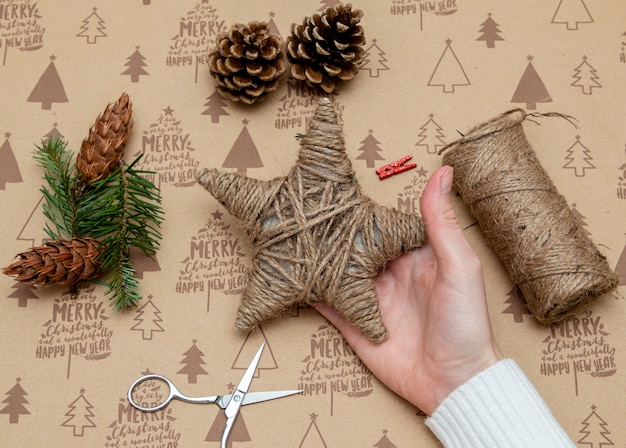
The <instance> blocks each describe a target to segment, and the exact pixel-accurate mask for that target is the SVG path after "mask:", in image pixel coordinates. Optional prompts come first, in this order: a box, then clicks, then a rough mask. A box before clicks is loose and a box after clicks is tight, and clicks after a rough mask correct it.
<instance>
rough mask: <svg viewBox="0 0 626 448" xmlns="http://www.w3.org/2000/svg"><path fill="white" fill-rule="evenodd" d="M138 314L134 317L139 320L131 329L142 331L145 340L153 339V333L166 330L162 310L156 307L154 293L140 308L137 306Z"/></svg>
mask: <svg viewBox="0 0 626 448" xmlns="http://www.w3.org/2000/svg"><path fill="white" fill-rule="evenodd" d="M136 314H137V315H136V316H135V317H134V318H133V320H134V321H137V323H136V324H135V325H133V326H132V327H131V328H130V329H131V330H134V331H140V332H141V338H142V339H143V340H144V341H150V340H152V334H153V333H161V332H163V331H165V330H164V329H163V327H162V326H161V324H160V322H163V319H162V318H161V310H160V309H158V308H157V307H156V305H155V304H154V300H153V297H152V294H149V295H148V297H147V301H146V302H145V303H144V304H143V305H142V306H141V307H139V308H137V313H136Z"/></svg>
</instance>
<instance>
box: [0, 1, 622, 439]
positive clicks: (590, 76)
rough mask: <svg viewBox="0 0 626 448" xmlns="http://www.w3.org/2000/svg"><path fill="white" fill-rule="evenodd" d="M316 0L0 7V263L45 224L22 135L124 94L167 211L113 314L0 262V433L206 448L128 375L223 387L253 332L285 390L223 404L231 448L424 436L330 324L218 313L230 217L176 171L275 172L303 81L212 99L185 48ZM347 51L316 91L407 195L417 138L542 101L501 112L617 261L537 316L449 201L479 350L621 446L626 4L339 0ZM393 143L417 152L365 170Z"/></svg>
mask: <svg viewBox="0 0 626 448" xmlns="http://www.w3.org/2000/svg"><path fill="white" fill-rule="evenodd" d="M332 3H334V2H332V1H326V2H324V1H321V2H320V1H317V0H310V1H303V0H298V1H289V2H287V1H279V0H272V1H263V2H259V1H257V2H250V1H243V0H228V1H226V0H183V1H165V0H143V1H142V0H126V1H120V0H117V1H115V0H114V1H107V2H105V1H101V0H92V1H91V2H89V1H87V2H86V1H76V0H74V1H73V0H63V1H54V2H53V1H50V0H40V1H33V0H30V1H29V0H2V1H0V85H1V87H0V92H1V100H0V132H2V134H1V135H0V209H1V210H2V218H1V221H0V223H1V224H0V226H1V227H0V229H1V235H2V238H1V240H0V254H1V255H2V265H3V266H5V265H8V264H9V263H10V262H11V261H12V259H13V257H14V256H15V255H16V254H17V253H19V252H22V251H24V250H26V249H27V248H29V247H31V246H32V245H39V244H41V242H42V240H44V238H45V233H44V232H43V228H44V226H45V219H44V217H43V214H42V210H41V206H42V195H41V193H40V191H39V188H40V186H41V183H42V172H41V169H40V168H38V167H37V166H36V163H35V162H34V160H33V157H32V151H33V149H34V145H35V144H38V143H39V142H41V140H42V139H45V138H47V137H49V136H50V135H54V134H59V135H62V136H63V137H64V138H65V139H66V140H67V141H68V142H69V148H70V149H72V150H73V151H75V152H76V151H78V149H79V147H80V142H81V141H82V139H83V138H85V137H86V136H87V133H88V130H89V126H90V125H91V124H92V123H93V121H94V119H95V118H96V116H97V115H98V114H99V113H100V112H101V111H102V110H103V109H104V107H105V106H106V105H107V103H109V102H113V101H115V100H116V99H117V98H118V97H119V95H120V94H121V93H122V92H124V91H125V92H128V93H129V95H130V97H131V100H132V101H133V105H134V117H135V126H134V129H133V135H132V137H131V138H130V140H129V143H128V145H127V150H126V151H127V155H126V158H127V159H128V160H131V159H133V158H134V157H135V156H137V155H138V154H140V153H143V154H144V157H143V158H142V161H141V166H142V168H145V169H148V170H152V171H154V172H155V175H154V176H153V177H152V179H153V180H154V182H155V183H156V184H157V185H158V186H159V187H160V188H161V195H162V198H163V207H164V210H165V213H166V217H165V223H164V225H163V228H162V231H163V237H164V239H163V244H162V248H161V250H160V251H159V252H158V254H157V262H156V263H151V262H146V260H144V259H142V258H140V257H139V258H138V259H137V262H136V263H137V264H136V266H137V269H138V272H139V275H140V277H141V280H140V281H141V290H142V294H143V296H144V298H143V300H142V301H141V302H140V304H139V307H138V308H136V309H132V310H130V311H128V312H122V313H118V312H114V311H113V310H112V309H111V308H110V306H109V304H108V301H107V299H106V298H105V296H104V289H103V288H102V287H101V286H97V285H95V284H88V285H86V286H85V287H84V288H83V289H81V290H80V293H79V296H78V298H77V299H71V297H70V295H69V294H68V291H66V290H64V289H63V288H50V289H33V288H30V287H28V286H26V285H22V284H19V283H16V282H15V281H14V280H13V279H12V278H9V277H7V276H1V277H0V361H1V362H0V445H1V446H25V447H35V446H64V447H68V448H69V447H84V446H90V447H125V446H128V447H131V446H137V447H150V448H157V447H199V446H206V447H217V446H219V436H220V434H221V426H220V425H221V422H222V420H221V418H222V415H221V412H220V411H219V409H218V408H217V407H216V406H212V405H191V404H184V403H174V404H172V405H171V406H170V407H168V408H167V409H166V410H164V411H162V412H159V413H156V414H149V415H147V414H141V413H139V412H137V411H135V410H133V409H132V408H131V407H130V406H129V404H128V402H127V400H126V391H127V388H128V386H129V385H130V383H131V382H132V381H133V380H134V379H135V378H137V377H138V376H140V375H141V374H142V373H143V372H147V371H149V372H155V373H161V374H164V375H166V376H168V377H170V378H171V379H172V380H173V381H174V382H175V383H176V384H177V385H178V386H179V387H180V388H181V389H182V390H183V391H185V392H187V393H189V394H191V395H211V394H220V393H226V392H228V391H229V388H231V389H232V387H233V385H234V384H236V383H237V382H238V381H239V378H240V377H241V375H242V373H243V369H245V367H246V366H247V365H248V362H249V361H250V359H251V358H252V355H253V354H254V352H255V351H256V349H257V348H258V347H259V345H260V343H261V342H262V341H265V342H267V344H268V345H267V347H266V349H265V352H264V355H263V357H262V358H261V362H260V365H259V368H258V371H257V377H256V378H255V380H254V381H253V383H252V387H251V390H273V389H294V388H303V389H304V390H305V392H304V393H303V394H302V396H295V397H290V398H285V399H281V400H277V401H273V402H268V403H261V404H256V405H251V406H246V407H244V408H243V409H242V412H241V418H240V419H239V420H238V424H237V426H236V428H235V430H234V432H233V434H232V436H231V440H230V446H233V447H239V446H241V447H244V446H254V447H270V446H271V447H275V446H280V447H346V446H349V447H379V448H382V447H416V446H419V447H436V446H439V443H438V442H437V440H436V439H435V438H434V437H433V436H432V435H431V434H430V432H429V431H428V429H427V428H426V427H425V426H424V424H423V420H424V418H425V417H424V416H423V415H420V414H419V413H418V410H417V409H415V408H414V407H412V406H411V405H409V404H407V403H406V402H404V401H402V400H401V399H399V398H397V397H396V396H395V395H394V394H393V393H391V392H390V391H388V390H387V389H386V388H385V387H384V386H383V385H382V384H381V383H379V382H378V381H377V380H376V379H375V378H374V377H373V376H372V375H371V374H370V372H369V371H368V370H367V369H366V368H364V366H363V365H362V364H361V363H360V361H359V360H358V358H356V357H355V356H354V354H353V353H352V351H351V350H350V348H349V347H348V346H347V345H346V344H345V342H344V341H343V339H342V337H341V336H340V335H339V333H338V332H337V331H336V330H335V329H334V328H333V327H332V326H330V325H329V324H328V323H327V322H326V321H325V320H324V319H323V318H322V317H321V316H319V315H318V314H316V313H315V312H314V311H312V310H309V309H294V310H292V312H291V314H290V315H288V316H285V317H283V318H281V319H277V320H274V321H270V322H266V323H263V325H262V327H261V331H258V332H255V333H252V334H251V335H249V336H248V335H247V334H243V333H241V332H238V331H237V330H236V329H235V328H234V318H235V313H236V309H237V307H238V304H239V297H240V294H241V291H242V289H243V288H244V286H245V281H246V272H247V270H248V269H249V265H250V246H249V242H248V241H247V240H246V239H245V237H244V236H243V235H242V234H241V231H240V229H239V227H238V223H237V221H236V220H235V219H234V218H233V217H232V216H230V215H229V214H228V212H227V211H226V210H225V209H224V208H223V207H222V206H221V205H220V204H219V203H218V202H217V201H215V200H214V199H213V198H212V197H211V196H210V195H209V194H208V193H206V191H205V190H204V189H202V188H201V187H200V186H198V185H197V184H196V183H195V181H194V179H195V174H196V172H197V171H198V170H199V169H201V168H202V167H205V166H206V167H217V168H222V169H224V170H227V171H237V172H240V173H245V174H247V175H248V176H250V177H255V178H260V179H270V178H273V177H276V176H282V175H284V174H286V172H287V171H288V170H289V168H290V166H291V165H292V164H293V163H294V161H295V157H296V153H297V150H298V142H297V140H296V139H295V138H294V137H295V136H296V135H297V134H298V133H303V132H305V131H306V124H307V121H308V119H309V118H310V116H311V115H312V113H313V110H314V105H315V102H316V97H315V96H314V95H313V93H312V92H311V91H310V89H308V88H305V87H303V86H302V85H300V84H299V83H297V82H295V81H294V80H293V79H291V78H290V77H288V76H286V77H285V78H284V79H283V81H282V84H281V87H280V89H279V90H278V91H276V92H274V93H272V94H271V95H270V96H268V98H267V99H266V100H265V101H264V102H262V103H259V104H256V105H253V106H251V107H250V106H242V105H238V104H233V103H230V102H228V101H226V100H223V99H221V97H219V96H218V95H217V94H216V93H215V88H214V84H213V82H212V80H211V79H210V77H209V74H208V68H207V65H206V54H207V53H208V51H209V49H210V48H211V46H212V44H213V43H214V40H215V36H216V33H218V32H219V31H221V30H225V29H227V28H228V27H229V26H230V25H231V24H233V23H236V22H248V21H251V20H265V21H268V22H270V25H271V26H272V28H273V29H274V30H275V32H277V33H279V34H280V35H281V36H283V37H286V36H287V35H288V34H289V30H290V26H291V24H292V23H294V22H295V23H300V22H301V21H302V19H303V18H304V17H305V16H307V15H310V14H313V13H315V12H316V11H318V10H320V9H323V8H324V7H325V6H327V5H328V4H332ZM353 6H354V7H355V8H359V9H361V10H363V12H364V18H363V20H362V25H363V26H364V29H365V34H366V37H367V43H366V45H365V49H366V51H367V57H366V59H365V61H364V62H363V64H362V66H361V69H360V71H359V74H358V75H357V76H356V78H355V79H354V80H353V81H351V82H349V83H347V84H344V85H341V86H340V88H339V90H338V92H337V94H336V95H334V102H335V105H336V108H337V110H338V112H339V114H340V117H341V120H342V122H343V125H344V134H345V138H346V147H347V152H348V155H349V157H350V158H351V160H352V163H353V166H354V168H355V170H356V173H357V176H358V180H359V183H360V184H361V185H362V186H363V189H364V191H365V193H366V194H368V195H369V196H370V197H372V198H373V199H374V200H375V201H377V202H379V203H381V204H384V205H387V206H391V207H396V208H398V209H401V210H404V211H409V212H415V213H417V212H419V205H418V204H419V198H420V195H421V192H422V191H423V188H424V185H425V183H426V180H427V179H428V177H429V176H430V174H431V173H432V172H433V171H434V170H435V169H436V168H438V167H439V166H440V165H441V156H438V155H437V151H438V150H439V149H440V148H441V147H442V146H443V145H444V144H446V143H449V142H451V141H453V140H455V139H457V138H458V137H459V135H460V134H459V133H464V132H466V131H467V130H468V129H470V128H471V127H473V126H474V125H476V124H478V123H480V122H482V121H484V120H487V119H490V118H492V117H493V116H495V115H497V114H500V113H502V112H504V111H506V110H508V109H511V108H514V107H521V108H524V109H526V110H527V111H529V112H532V111H536V112H539V113H542V112H560V113H563V114H568V115H571V116H574V117H576V118H577V119H578V128H574V127H573V126H571V125H570V124H569V123H567V122H566V121H565V120H562V119H558V118H542V119H538V120H537V121H538V124H534V123H530V122H526V123H525V124H524V127H525V130H526V133H527V135H528V139H529V141H530V142H531V144H532V145H533V147H534V148H535V151H536V152H537V154H538V156H539V158H540V160H541V163H542V164H543V166H544V167H545V168H546V170H547V171H548V173H549V174H550V176H551V178H552V179H553V181H554V183H555V184H556V185H557V187H558V189H559V191H560V192H561V193H562V194H563V195H564V196H565V197H566V198H567V200H568V202H569V203H570V204H571V206H572V208H573V209H574V210H575V212H576V214H577V216H578V217H579V219H580V220H581V223H582V224H583V226H584V228H585V229H586V230H587V231H588V232H589V234H590V236H591V238H592V239H593V241H594V242H595V243H596V244H597V245H598V247H599V248H600V250H601V251H602V252H603V253H604V254H605V255H606V256H607V258H608V261H609V264H610V266H611V268H614V269H615V270H616V271H617V272H618V273H619V275H620V276H621V285H620V287H619V288H618V291H617V292H616V294H615V295H613V296H610V297H604V298H602V299H600V300H598V301H597V302H596V303H595V304H594V305H593V306H592V307H591V309H589V310H588V311H586V312H584V313H582V314H581V315H579V316H577V317H575V318H572V319H570V320H568V321H566V322H564V323H562V324H560V325H557V326H555V327H552V328H543V327H540V326H539V325H537V324H536V322H535V321H534V320H533V318H532V317H530V316H529V315H528V314H527V313H526V312H525V311H524V309H523V308H522V307H521V306H520V305H519V302H518V300H517V298H516V294H515V290H514V287H513V285H512V284H511V282H510V280H509V279H508V277H507V275H506V273H505V271H504V269H503V267H502V265H501V264H500V263H499V261H498V260H497V258H496V257H495V255H494V254H493V252H491V250H490V248H489V246H488V244H487V242H486V241H485V239H484V237H483V236H482V234H481V233H480V230H479V229H478V226H476V225H473V224H474V220H473V218H472V217H471V216H470V215H469V213H468V212H467V209H466V208H465V206H464V205H463V204H462V203H461V201H460V200H459V199H458V198H456V199H455V207H456V209H457V211H458V214H459V217H460V220H461V224H462V226H463V227H464V228H466V230H465V232H466V234H467V237H468V238H469V240H470V241H471V243H472V245H473V247H474V248H475V250H476V251H477V252H478V253H479V255H480V257H481V259H482V261H483V264H484V267H485V274H486V281H487V292H488V300H489V309H490V313H491V317H492V320H493V324H494V329H495V332H496V335H497V338H498V340H499V342H500V345H501V347H502V349H503V351H504V352H505V354H506V355H507V356H510V357H513V358H515V359H516V360H517V361H518V363H519V364H520V365H521V366H522V368H523V369H524V370H525V371H526V373H527V374H528V376H529V377H530V378H531V379H532V380H533V382H534V383H535V384H536V386H537V388H538V389H539V391H540V392H541V394H542V395H543V396H544V397H545V399H546V401H547V402H548V404H549V406H550V408H551V409H552V411H553V412H554V414H555V415H556V417H557V418H558V420H559V421H560V422H561V423H562V424H563V426H564V427H565V429H566V431H567V432H568V434H569V435H570V436H571V437H572V439H573V440H574V441H575V442H576V443H577V446H579V447H581V448H583V447H588V448H601V447H606V446H616V447H624V446H626V427H625V426H624V416H625V415H626V401H625V400H624V390H625V386H626V333H625V328H626V318H625V317H624V315H625V311H626V305H625V301H624V292H625V289H624V284H625V283H626V251H625V249H626V233H625V232H626V227H625V224H624V223H625V222H626V221H625V218H626V211H625V210H626V127H625V126H624V117H625V116H626V50H625V47H626V6H625V4H624V3H623V0H602V1H600V0H527V1H524V2H516V1H502V0H500V1H496V0H493V1H487V0H481V1H467V0H443V1H439V0H436V1H425V0H424V1H419V0H376V1H374V0H362V1H358V2H353ZM407 154H411V155H412V156H413V160H412V161H413V162H415V163H416V164H417V168H416V169H414V170H411V171H407V172H405V173H402V174H399V175H397V176H394V177H391V178H389V179H386V180H384V181H380V180H379V179H378V177H377V176H376V174H375V172H374V171H375V168H377V167H379V166H381V165H384V164H386V163H389V162H391V161H393V160H396V159H399V158H400V157H402V156H404V155H407Z"/></svg>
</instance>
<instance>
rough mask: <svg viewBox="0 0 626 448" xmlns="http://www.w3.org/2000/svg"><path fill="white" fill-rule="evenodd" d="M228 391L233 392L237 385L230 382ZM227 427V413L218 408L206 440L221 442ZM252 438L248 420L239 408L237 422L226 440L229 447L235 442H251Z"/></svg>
mask: <svg viewBox="0 0 626 448" xmlns="http://www.w3.org/2000/svg"><path fill="white" fill-rule="evenodd" d="M226 387H227V388H228V393H233V391H234V390H235V387H236V386H235V385H234V384H232V383H230V384H227V385H226ZM225 427H226V414H224V411H223V410H222V409H220V410H218V412H217V415H216V416H215V419H214V420H213V423H212V424H211V427H210V428H209V432H208V433H207V435H206V437H205V438H204V441H205V442H219V441H221V440H222V434H223V432H224V428H225ZM250 441H252V439H251V438H250V434H249V433H248V427H247V426H246V420H245V418H244V412H243V409H240V410H239V415H237V418H236V419H235V423H234V424H233V429H232V430H231V432H230V436H229V437H228V440H227V442H226V447H227V448H232V447H233V442H250Z"/></svg>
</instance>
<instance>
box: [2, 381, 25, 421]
mask: <svg viewBox="0 0 626 448" xmlns="http://www.w3.org/2000/svg"><path fill="white" fill-rule="evenodd" d="M21 381H22V379H21V378H16V379H15V385H14V386H13V387H11V389H9V390H8V391H7V392H5V395H7V398H5V399H4V400H2V403H5V404H6V406H4V407H3V408H2V409H0V414H7V415H8V416H9V423H19V422H20V415H30V411H29V410H28V409H27V408H26V406H24V405H26V404H29V402H28V400H27V399H26V396H27V395H28V394H27V393H26V391H25V390H24V388H23V387H22V385H21V384H20V382H21Z"/></svg>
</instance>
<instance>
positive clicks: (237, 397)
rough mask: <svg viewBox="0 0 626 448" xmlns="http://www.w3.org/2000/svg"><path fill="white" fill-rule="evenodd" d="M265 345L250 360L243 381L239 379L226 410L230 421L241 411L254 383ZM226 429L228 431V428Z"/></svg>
mask: <svg viewBox="0 0 626 448" xmlns="http://www.w3.org/2000/svg"><path fill="white" fill-rule="evenodd" d="M264 347H265V342H263V343H262V344H261V347H260V348H259V350H258V351H257V352H256V355H254V358H252V361H250V365H249V366H248V368H247V369H246V371H245V372H244V374H243V376H242V377H241V381H239V384H237V388H236V389H235V392H234V393H233V398H232V399H231V400H230V401H229V402H228V405H227V406H226V409H225V410H224V413H225V414H226V417H227V418H228V419H229V420H228V421H230V419H232V418H234V417H235V416H236V415H237V413H238V412H239V407H240V406H241V403H242V401H243V399H244V398H245V396H246V394H247V393H248V389H249V388H250V383H252V378H254V372H255V371H256V367H257V366H258V365H259V361H260V360H261V354H262V353H263V348H264ZM224 431H228V428H227V429H225V430H224Z"/></svg>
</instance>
